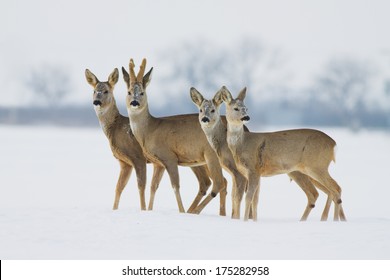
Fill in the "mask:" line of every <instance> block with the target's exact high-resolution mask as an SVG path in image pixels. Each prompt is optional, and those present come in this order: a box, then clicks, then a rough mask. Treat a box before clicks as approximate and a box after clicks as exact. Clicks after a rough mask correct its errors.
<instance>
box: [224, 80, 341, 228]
mask: <svg viewBox="0 0 390 280" xmlns="http://www.w3.org/2000/svg"><path fill="white" fill-rule="evenodd" d="M221 90H222V99H223V101H224V102H225V104H226V119H227V122H228V131H227V143H228V146H229V148H230V150H231V152H232V154H233V157H234V160H235V162H236V164H237V167H238V169H239V170H240V172H241V173H242V174H243V175H244V176H245V177H246V178H247V179H248V189H247V194H246V197H245V218H244V219H245V220H248V217H249V212H250V208H251V207H252V212H253V219H254V220H256V219H257V203H258V193H259V190H260V177H261V176H264V177H265V176H273V175H277V174H283V173H287V174H293V175H294V177H296V175H299V174H304V175H306V176H307V177H302V176H300V177H301V179H302V180H304V181H305V182H306V183H307V185H308V184H309V183H310V182H311V183H314V184H315V185H316V186H317V187H319V188H320V189H322V190H326V191H325V192H326V193H328V194H329V196H330V197H331V198H332V200H333V202H334V204H335V209H334V220H335V221H338V220H339V218H340V219H341V220H342V221H345V220H346V219H345V215H344V211H343V208H342V205H341V188H340V186H339V185H338V184H337V183H336V181H335V180H333V178H332V177H331V176H330V175H329V172H328V167H329V164H330V162H331V161H332V160H333V161H334V147H335V145H336V142H335V141H334V140H333V139H332V138H330V137H329V136H328V135H326V134H325V133H323V132H321V131H318V130H313V129H296V130H285V131H277V132H272V133H252V132H244V130H243V124H244V123H245V122H247V121H249V119H250V118H249V116H248V114H247V108H246V106H245V105H244V99H245V96H246V88H244V89H243V90H241V92H240V93H239V95H238V97H237V98H236V99H233V97H232V95H231V93H230V92H229V91H228V90H227V88H226V87H222V89H221ZM294 177H293V179H294V180H296V178H294ZM309 178H310V179H309ZM329 204H330V203H329ZM326 214H327V212H326ZM326 218H327V217H322V220H326Z"/></svg>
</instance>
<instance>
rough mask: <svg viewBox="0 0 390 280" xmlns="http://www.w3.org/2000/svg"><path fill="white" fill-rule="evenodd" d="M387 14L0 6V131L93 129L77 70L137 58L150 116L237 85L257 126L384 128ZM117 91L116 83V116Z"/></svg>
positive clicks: (388, 121)
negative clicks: (145, 73) (5, 127)
mask: <svg viewBox="0 0 390 280" xmlns="http://www.w3.org/2000/svg"><path fill="white" fill-rule="evenodd" d="M389 11H390V2H388V1H380V0H370V1H363V0H327V1H310V0H297V1H281V0H274V1H263V0H242V1H233V0H214V1H207V0H190V1H183V0H165V1H152V0H144V1H130V0H112V1H96V0H94V1H92V0H85V1H75V0H66V1H65V0H58V1H51V0H36V1H26V0H25V1H23V0H2V1H1V2H0V84H1V90H0V92H1V93H0V95H1V99H0V100H1V101H0V123H2V124H51V125H66V126H96V127H97V126H98V121H97V119H96V116H95V112H94V110H93V106H92V88H90V86H89V85H88V84H87V82H86V81H85V76H84V71H85V69H86V68H88V69H90V70H91V71H92V72H93V73H94V74H95V75H96V76H97V77H98V78H99V79H100V80H102V81H103V80H104V81H105V80H107V77H108V75H109V74H110V73H111V71H112V70H113V69H114V68H115V67H118V68H120V67H122V66H125V67H126V68H127V67H128V61H129V59H130V57H133V58H134V59H135V61H136V64H137V65H139V63H140V61H141V59H142V58H143V57H146V58H147V59H148V65H147V67H148V68H149V67H152V66H153V67H154V73H153V80H152V82H151V84H150V86H149V89H148V93H149V103H150V110H151V113H152V114H154V115H156V116H162V115H171V114H179V113H190V112H196V108H195V106H194V105H193V104H192V102H191V100H190V98H189V88H190V87H191V86H194V87H196V88H197V89H198V90H199V91H200V92H201V93H202V94H203V95H204V96H206V97H212V96H213V95H214V93H215V92H216V91H217V90H218V89H219V88H220V87H221V86H222V85H226V86H227V87H228V88H229V89H230V90H231V91H232V93H233V94H234V95H235V94H237V93H238V91H239V90H240V89H241V88H243V87H244V86H246V87H247V88H248V94H247V96H248V97H247V98H248V101H247V104H248V107H249V113H250V115H251V117H252V120H253V122H254V123H256V124H258V125H267V126H268V125H271V126H273V125H281V126H338V127H348V128H351V129H353V130H358V129H360V128H380V129H386V130H388V129H389V127H390V36H389V26H390V17H389V16H388V12H389ZM137 68H138V66H137ZM125 95H126V87H125V84H124V82H123V80H122V78H121V79H120V81H119V82H118V85H117V87H116V90H115V96H116V100H117V104H118V106H119V109H120V111H121V112H122V114H124V115H126V110H125V104H124V99H125ZM222 110H224V109H222Z"/></svg>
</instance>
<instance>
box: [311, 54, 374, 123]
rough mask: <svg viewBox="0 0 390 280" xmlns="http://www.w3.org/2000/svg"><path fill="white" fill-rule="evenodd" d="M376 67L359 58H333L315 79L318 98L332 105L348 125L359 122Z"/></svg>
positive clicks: (320, 101)
mask: <svg viewBox="0 0 390 280" xmlns="http://www.w3.org/2000/svg"><path fill="white" fill-rule="evenodd" d="M371 78H372V68H371V67H370V66H369V65H368V64H366V63H364V62H360V61H358V60H353V59H341V60H332V61H330V62H329V63H328V64H327V65H326V67H325V69H324V71H323V72H322V74H320V75H319V77H318V78H317V80H316V81H315V86H314V89H313V91H312V92H313V93H314V94H315V96H313V97H314V99H315V100H318V101H319V103H320V104H323V105H324V106H327V107H328V108H331V112H329V113H330V114H332V113H333V114H334V113H335V114H337V115H338V116H339V117H340V118H342V123H343V124H344V125H349V126H351V125H352V126H356V125H358V124H359V111H361V110H363V109H365V97H366V95H367V93H368V92H369V91H370V86H371V85H370V82H371Z"/></svg>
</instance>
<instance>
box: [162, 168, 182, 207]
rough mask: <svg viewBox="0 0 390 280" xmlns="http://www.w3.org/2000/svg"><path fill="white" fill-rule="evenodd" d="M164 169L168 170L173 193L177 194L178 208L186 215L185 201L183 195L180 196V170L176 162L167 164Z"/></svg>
mask: <svg viewBox="0 0 390 280" xmlns="http://www.w3.org/2000/svg"><path fill="white" fill-rule="evenodd" d="M164 167H165V168H166V170H167V172H168V174H169V179H170V180H171V185H172V188H173V191H174V193H175V197H176V201H177V206H178V207H179V212H180V213H184V212H185V210H184V206H183V201H182V199H181V195H180V179H179V168H178V166H177V164H176V162H172V161H169V162H167V163H165V164H164Z"/></svg>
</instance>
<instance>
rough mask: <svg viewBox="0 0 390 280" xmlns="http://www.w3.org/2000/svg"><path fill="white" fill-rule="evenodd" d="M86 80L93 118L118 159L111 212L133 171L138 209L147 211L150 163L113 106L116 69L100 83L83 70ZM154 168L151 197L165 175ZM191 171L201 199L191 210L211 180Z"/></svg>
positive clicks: (200, 169) (204, 173)
mask: <svg viewBox="0 0 390 280" xmlns="http://www.w3.org/2000/svg"><path fill="white" fill-rule="evenodd" d="M85 77H86V79H87V82H88V83H89V84H90V85H91V86H92V88H93V89H94V91H93V97H92V100H93V105H94V109H95V112H96V116H97V118H98V120H99V123H100V126H101V128H102V130H103V132H104V134H105V135H106V137H107V139H108V142H109V145H110V148H111V151H112V153H113V156H114V157H115V158H116V159H117V160H118V162H119V166H120V173H119V178H118V181H117V184H116V188H115V199H114V206H113V210H117V209H118V207H119V200H120V197H121V194H122V191H123V190H124V188H125V186H126V184H127V183H128V181H129V178H130V175H131V173H132V170H133V169H135V173H136V176H137V184H138V190H139V197H140V205H141V210H146V201H145V186H146V164H147V163H149V162H148V161H147V160H146V158H145V156H144V154H143V151H142V148H141V146H140V145H139V143H138V141H137V140H136V139H135V137H134V134H133V132H132V131H131V128H130V124H129V118H128V117H126V116H123V115H121V114H120V113H119V110H118V107H117V105H116V101H115V97H114V93H113V91H114V87H115V84H116V83H117V82H118V78H119V71H118V69H117V68H115V69H114V71H113V72H112V73H111V74H110V75H109V77H108V80H107V81H105V82H100V81H99V80H98V78H97V77H96V76H95V75H94V74H93V73H92V72H91V71H90V70H88V69H86V70H85ZM153 168H154V170H153V177H152V181H151V193H153V194H154V193H155V192H156V190H157V188H158V186H159V184H160V181H161V179H162V176H163V174H164V168H163V167H162V166H161V165H157V164H154V165H153ZM192 171H193V172H194V173H195V176H196V178H197V179H198V182H199V194H198V195H199V196H200V198H198V201H195V203H196V205H195V206H194V207H193V208H195V207H196V206H197V204H198V202H199V200H201V198H202V197H203V196H204V195H205V194H206V192H207V190H208V188H209V187H210V186H211V181H210V179H209V176H208V171H207V170H206V168H204V167H202V166H199V167H193V168H192ZM153 201H154V197H151V198H150V201H149V205H148V210H153Z"/></svg>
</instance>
